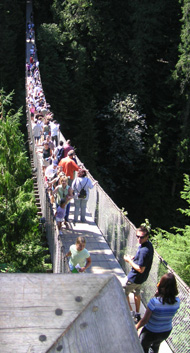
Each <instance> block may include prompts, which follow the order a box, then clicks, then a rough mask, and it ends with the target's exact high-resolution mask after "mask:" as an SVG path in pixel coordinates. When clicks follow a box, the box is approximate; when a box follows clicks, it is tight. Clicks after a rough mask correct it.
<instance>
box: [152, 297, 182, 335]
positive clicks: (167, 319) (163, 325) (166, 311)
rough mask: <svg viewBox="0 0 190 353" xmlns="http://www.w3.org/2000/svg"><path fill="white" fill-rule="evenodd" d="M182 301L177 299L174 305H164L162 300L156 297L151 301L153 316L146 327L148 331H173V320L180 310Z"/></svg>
mask: <svg viewBox="0 0 190 353" xmlns="http://www.w3.org/2000/svg"><path fill="white" fill-rule="evenodd" d="M179 305H180V299H179V298H178V297H176V302H175V303H174V304H168V303H165V304H163V303H162V298H160V297H157V298H156V297H154V298H152V299H150V301H149V303H148V308H149V309H150V310H151V311H152V315H151V317H150V319H149V321H148V323H147V324H146V325H145V327H146V328H147V330H149V331H151V332H167V331H171V329H172V319H173V317H174V315H175V313H176V311H177V310H178V309H179Z"/></svg>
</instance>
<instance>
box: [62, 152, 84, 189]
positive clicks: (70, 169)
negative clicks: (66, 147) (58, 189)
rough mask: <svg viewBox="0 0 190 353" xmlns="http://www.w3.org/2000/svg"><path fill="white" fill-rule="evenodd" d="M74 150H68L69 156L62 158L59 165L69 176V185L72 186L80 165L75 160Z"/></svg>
mask: <svg viewBox="0 0 190 353" xmlns="http://www.w3.org/2000/svg"><path fill="white" fill-rule="evenodd" d="M74 153H75V152H74V150H71V151H69V152H68V155H67V157H65V158H62V159H61V160H60V162H59V164H58V166H60V167H62V170H63V172H64V173H65V175H66V176H67V177H68V178H69V182H68V184H69V186H71V184H72V182H73V179H74V172H75V171H78V170H79V166H78V165H77V164H76V163H75V161H74V160H73V156H74Z"/></svg>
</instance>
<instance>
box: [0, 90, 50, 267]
mask: <svg viewBox="0 0 190 353" xmlns="http://www.w3.org/2000/svg"><path fill="white" fill-rule="evenodd" d="M0 94H1V95H0V115H1V119H0V170H1V173H0V229H1V237H0V262H1V263H6V264H7V267H6V271H9V272H10V271H11V272H14V271H22V272H37V271H43V270H44V255H43V247H42V246H41V242H40V233H39V221H38V219H37V207H36V205H35V197H34V194H33V181H32V179H30V176H31V171H30V165H29V161H28V157H27V154H26V151H25V150H24V148H23V146H24V140H23V134H22V133H21V132H20V130H19V126H20V118H21V115H22V114H21V109H19V110H18V112H16V113H15V112H14V110H13V109H10V106H11V102H12V96H13V93H11V94H9V95H8V96H6V95H5V92H4V91H3V90H1V91H0Z"/></svg>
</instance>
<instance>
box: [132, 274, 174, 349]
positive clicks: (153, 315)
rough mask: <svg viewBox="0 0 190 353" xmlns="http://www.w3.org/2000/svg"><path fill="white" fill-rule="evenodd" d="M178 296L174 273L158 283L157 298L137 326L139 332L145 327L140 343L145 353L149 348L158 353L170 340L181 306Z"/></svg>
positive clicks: (149, 304)
mask: <svg viewBox="0 0 190 353" xmlns="http://www.w3.org/2000/svg"><path fill="white" fill-rule="evenodd" d="M177 294H178V289H177V283H176V279H175V277H174V275H173V273H166V274H165V275H163V276H162V278H161V280H160V283H158V285H157V291H156V294H155V297H154V298H152V299H151V300H150V301H149V303H148V305H147V309H146V312H145V314H144V317H143V318H142V319H141V320H140V321H139V322H138V323H137V325H136V329H137V330H138V329H139V328H141V327H142V326H144V327H143V329H142V331H141V333H140V342H141V345H142V347H143V349H144V352H145V353H148V352H149V348H151V352H152V353H158V351H159V347H160V343H161V342H162V341H163V340H165V339H166V338H168V336H169V334H170V332H171V330H172V319H173V317H174V315H175V313H176V312H177V310H178V309H179V306H180V299H179V298H178V297H176V295H177Z"/></svg>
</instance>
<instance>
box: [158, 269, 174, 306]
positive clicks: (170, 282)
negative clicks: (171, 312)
mask: <svg viewBox="0 0 190 353" xmlns="http://www.w3.org/2000/svg"><path fill="white" fill-rule="evenodd" d="M177 294H178V289H177V283H176V279H175V276H174V275H173V273H166V274H165V275H163V276H162V278H161V280H160V282H159V284H158V289H157V292H156V294H155V296H156V297H159V296H160V297H162V299H163V304H164V303H168V304H174V303H175V302H176V299H175V297H176V295H177Z"/></svg>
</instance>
